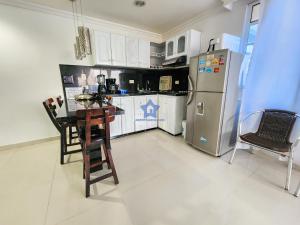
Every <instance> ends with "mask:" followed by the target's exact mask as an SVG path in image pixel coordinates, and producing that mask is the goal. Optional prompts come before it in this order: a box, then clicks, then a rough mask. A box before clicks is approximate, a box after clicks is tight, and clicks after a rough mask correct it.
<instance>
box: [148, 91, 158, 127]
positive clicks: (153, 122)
mask: <svg viewBox="0 0 300 225" xmlns="http://www.w3.org/2000/svg"><path fill="white" fill-rule="evenodd" d="M150 101H151V103H153V104H154V107H158V109H155V108H153V106H152V105H151V104H150ZM146 104H149V106H148V108H149V110H154V111H153V116H148V117H147V121H146V129H152V128H156V127H157V119H158V111H159V105H158V96H157V95H147V96H146Z"/></svg>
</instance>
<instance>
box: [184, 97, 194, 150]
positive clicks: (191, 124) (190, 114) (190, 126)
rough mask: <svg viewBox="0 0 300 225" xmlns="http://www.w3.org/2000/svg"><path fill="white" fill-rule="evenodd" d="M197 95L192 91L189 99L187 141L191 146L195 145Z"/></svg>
mask: <svg viewBox="0 0 300 225" xmlns="http://www.w3.org/2000/svg"><path fill="white" fill-rule="evenodd" d="M195 95H196V93H195V92H193V91H190V92H189V94H188V98H187V113H186V135H185V141H186V142H187V143H189V144H193V134H194V119H195V104H196V98H195V97H196V96H195Z"/></svg>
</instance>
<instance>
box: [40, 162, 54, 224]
mask: <svg viewBox="0 0 300 225" xmlns="http://www.w3.org/2000/svg"><path fill="white" fill-rule="evenodd" d="M57 162H58V157H56V159H55V162H54V169H53V172H52V180H51V185H50V190H49V195H48V202H47V208H46V213H45V218H44V223H43V224H44V225H46V224H47V219H48V210H49V206H50V199H51V196H52V190H53V183H54V177H55V174H56V164H57Z"/></svg>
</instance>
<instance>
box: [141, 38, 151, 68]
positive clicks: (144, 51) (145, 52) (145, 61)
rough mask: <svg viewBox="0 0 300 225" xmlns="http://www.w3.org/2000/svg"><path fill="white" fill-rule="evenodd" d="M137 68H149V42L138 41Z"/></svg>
mask: <svg viewBox="0 0 300 225" xmlns="http://www.w3.org/2000/svg"><path fill="white" fill-rule="evenodd" d="M139 67H143V68H149V67H150V41H146V40H141V39H140V40H139Z"/></svg>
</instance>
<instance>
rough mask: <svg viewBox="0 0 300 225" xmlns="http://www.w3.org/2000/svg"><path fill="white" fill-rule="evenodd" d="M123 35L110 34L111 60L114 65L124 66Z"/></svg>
mask: <svg viewBox="0 0 300 225" xmlns="http://www.w3.org/2000/svg"><path fill="white" fill-rule="evenodd" d="M125 46H126V44H125V36H124V35H120V34H111V62H112V65H115V66H126V53H125V51H126V49H125Z"/></svg>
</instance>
